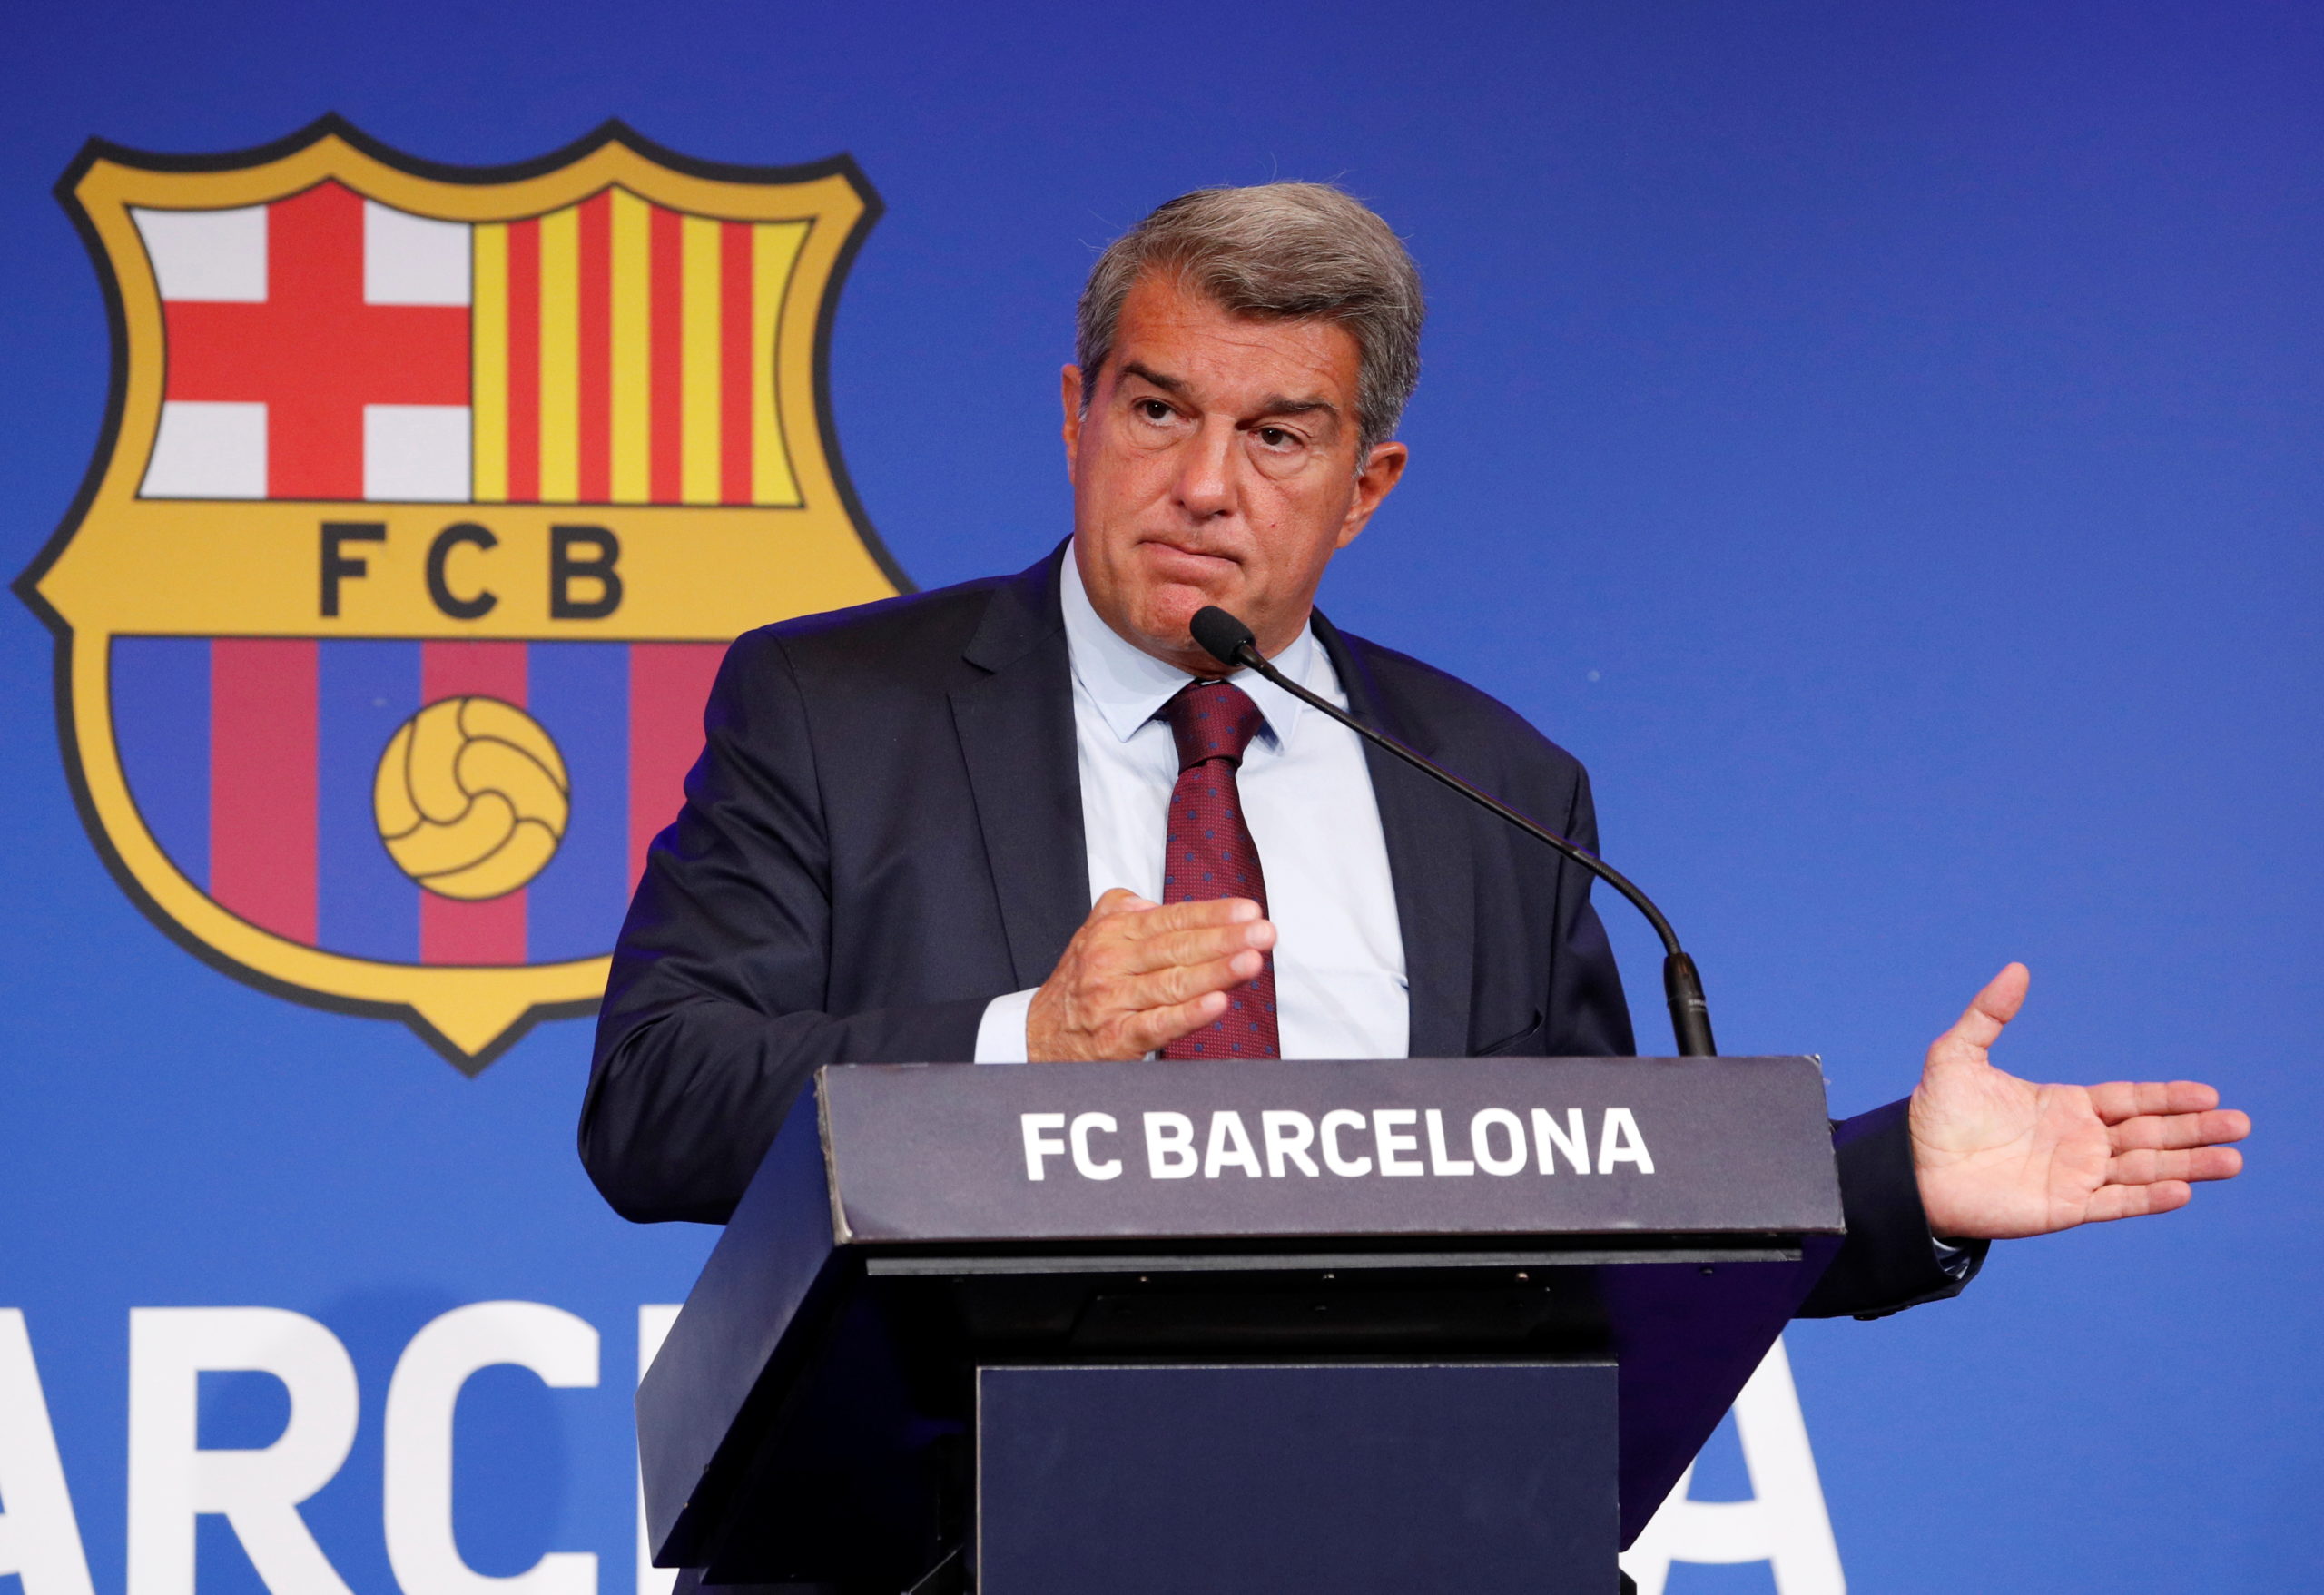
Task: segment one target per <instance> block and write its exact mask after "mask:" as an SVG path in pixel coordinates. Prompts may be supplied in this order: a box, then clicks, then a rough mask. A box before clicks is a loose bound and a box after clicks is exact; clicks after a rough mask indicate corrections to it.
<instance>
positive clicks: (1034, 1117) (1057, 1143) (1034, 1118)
mask: <svg viewBox="0 0 2324 1595" xmlns="http://www.w3.org/2000/svg"><path fill="white" fill-rule="evenodd" d="M1017 1117H1018V1124H1019V1127H1020V1128H1021V1129H1022V1130H1023V1131H1024V1132H1025V1177H1026V1178H1027V1179H1047V1178H1048V1177H1049V1175H1048V1174H1047V1173H1046V1172H1045V1171H1044V1170H1043V1168H1042V1166H1041V1159H1042V1158H1044V1157H1064V1156H1065V1137H1062V1136H1052V1135H1049V1134H1048V1133H1047V1132H1048V1131H1049V1130H1061V1129H1063V1128H1064V1127H1065V1115H1063V1114H1062V1113H1020V1114H1019V1115H1018V1116H1017Z"/></svg>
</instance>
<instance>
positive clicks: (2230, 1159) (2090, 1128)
mask: <svg viewBox="0 0 2324 1595" xmlns="http://www.w3.org/2000/svg"><path fill="white" fill-rule="evenodd" d="M2029 978H2030V977H2029V976H2028V975H2027V973H2026V969H2025V966H2024V964H2011V965H2010V966H2009V967H2008V968H2007V969H2005V970H2002V972H2001V973H2000V974H1998V975H1995V976H1994V979H1993V983H1992V984H1991V985H1989V986H1987V987H1986V988H1985V989H1984V990H1983V991H1980V992H1978V993H1977V996H1976V999H1975V1000H1974V1001H1973V1002H1971V1003H1970V1004H1969V1009H1968V1011H1967V1012H1966V1013H1964V1014H1963V1015H1962V1016H1961V1018H1960V1019H1959V1020H1958V1022H1956V1023H1955V1025H1954V1027H1953V1028H1952V1029H1949V1030H1947V1031H1945V1034H1944V1035H1942V1036H1939V1037H1938V1038H1937V1039H1936V1040H1935V1042H1934V1043H1932V1044H1931V1046H1930V1047H1929V1049H1928V1062H1927V1065H1926V1067H1925V1068H1924V1069H1923V1070H1922V1072H1921V1083H1920V1085H1919V1086H1918V1087H1916V1088H1915V1089H1914V1091H1913V1103H1912V1111H1911V1125H1912V1137H1913V1167H1914V1168H1915V1171H1916V1172H1917V1173H1918V1175H1919V1177H1920V1188H1921V1206H1923V1207H1924V1208H1925V1209H1926V1210H1927V1213H1928V1222H1929V1228H1930V1230H1931V1231H1932V1232H1934V1233H1935V1235H1937V1236H1942V1237H1944V1238H1945V1239H1948V1240H2005V1239H2010V1238H2014V1237H2016V1236H2032V1235H2048V1234H2050V1233H2051V1232H2053V1231H2054V1230H2061V1229H2072V1228H2073V1226H2075V1225H2078V1224H2094V1223H2097V1222H2100V1221H2102V1220H2104V1219H2109V1218H2133V1217H2136V1216H2139V1215H2140V1214H2142V1213H2168V1212H2170V1211H2171V1209H2172V1208H2174V1207H2183V1206H2186V1205H2187V1202H2188V1200H2189V1198H2190V1197H2191V1196H2192V1195H2193V1191H2192V1189H2191V1182H2192V1181H2195V1180H2207V1179H2231V1178H2233V1177H2235V1175H2236V1174H2237V1173H2238V1172H2240V1170H2241V1169H2242V1167H2243V1155H2242V1154H2241V1153H2240V1152H2238V1151H2237V1150H2235V1148H2234V1147H2230V1146H2227V1145H2225V1144H2224V1143H2226V1142H2229V1141H2240V1140H2241V1139H2242V1138H2243V1137H2245V1136H2248V1135H2250V1133H2251V1121H2250V1118H2248V1117H2245V1116H2244V1115H2243V1114H2240V1113H2236V1112H2233V1111H2230V1110H2226V1109H2222V1108H2220V1106H2219V1093H2218V1092H2217V1091H2214V1090H2213V1089H2211V1088H2210V1087H2209V1086H2205V1085H2199V1084H2197V1083H2196V1082H2195V1081H2193V1080H2172V1081H2171V1082H2169V1083H2168V1084H2165V1083H2162V1082H2160V1081H2148V1082H2144V1083H2141V1084H2132V1083H2130V1082H2127V1081H2119V1080H2118V1081H2115V1082H2113V1083H2112V1084H2110V1085H2103V1086H2086V1087H2085V1086H2037V1085H2034V1084H2033V1082H2031V1081H2029V1080H2021V1079H2019V1078H2017V1077H2016V1076H2014V1075H2009V1074H2004V1073H2003V1072H2002V1071H2001V1070H2000V1069H1997V1068H1994V1066H1993V1065H1992V1064H1991V1063H1990V1062H1988V1061H1987V1058H1986V1055H1987V1053H1988V1051H1989V1050H1990V1049H1992V1047H1993V1044H1994V1041H1996V1040H1998V1039H2000V1037H2001V1032H2002V1027H2003V1026H2004V1025H2006V1024H2007V1023H2009V1021H2010V1020H2011V1019H2014V1018H2015V1017H2016V1016H2017V1009H2018V1005H2019V1004H2021V1003H2023V1002H2024V1000H2025V986H2026V981H2027V980H2028V979H2029Z"/></svg>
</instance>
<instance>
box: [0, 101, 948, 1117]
mask: <svg viewBox="0 0 2324 1595" xmlns="http://www.w3.org/2000/svg"><path fill="white" fill-rule="evenodd" d="M58 192H59V193H60V196H61V197H62V198H63V200H64V203H65V206H66V208H67V209H68V210H69V211H70V212H72V213H73V215H74V220H75V221H76V222H78V224H79V225H80V228H81V230H82V232H83V234H84V238H85V239H86V241H87V242H88V244H89V248H90V251H91V252H92V253H93V254H94V257H95V260H96V262H97V267H98V271H99V272H100V274H101V276H102V277H103V281H104V285H105V290H106V296H107V300H108V305H109V309H110V311H111V319H112V323H113V396H112V404H111V410H110V414H109V417H108V425H107V428H106V436H105V438H104V440H103V444H102V445H101V447H100V448H99V449H98V452H97V457H96V459H95V461H94V464H93V465H92V467H91V469H90V473H89V477H88V480H87V482H86V484H85V486H84V488H83V490H82V493H81V496H80V498H79V500H78V501H77V502H76V503H75V505H74V508H73V511H72V513H71V514H70V515H69V516H68V517H66V520H65V523H64V527H62V528H61V529H60V530H59V532H58V533H57V535H56V537H55V538H54V539H53V540H52V541H51V543H50V544H49V546H48V547H47V548H46V549H45V550H44V552H43V553H42V555H41V556H40V558H39V559H38V560H37V561H36V562H35V563H34V566H33V567H32V568H31V569H30V570H28V571H26V572H25V575H24V576H22V577H21V578H20V579H19V580H18V582H17V591H18V592H19V594H20V595H22V596H24V598H25V601H26V602H27V603H29V604H30V605H31V606H33V607H34V609H35V610H36V611H37V612H38V613H39V614H40V615H41V616H42V618H43V619H44V620H45V621H46V622H47V623H48V625H49V626H50V627H51V629H52V630H53V631H54V633H55V635H56V644H57V646H56V659H57V664H56V669H57V673H58V693H57V702H58V704H59V706H60V708H59V713H60V715H61V717H62V721H63V724H62V735H63V741H64V751H65V758H66V761H67V763H68V766H69V767H70V769H71V770H72V772H73V773H74V782H75V790H76V793H77V795H78V797H79V799H80V802H81V806H82V810H83V812H84V815H85V817H86V819H87V822H88V824H89V827H90V830H91V832H92V834H93V835H94V837H95V839H96V841H97V842H98V845H99V847H100V848H101V849H102V850H103V852H104V853H105V856H106V858H107V860H108V861H109V862H110V863H111V865H112V866H113V871H114V873H115V875H116V876H117V877H118V878H119V879H120V881H122V883H123V886H124V887H125V888H126V889H127V890H128V891H130V892H131V893H132V895H133V896H134V897H135V898H136V899H137V900H138V901H139V902H140V903H141V905H142V906H143V907H144V908H145V910H146V911H148V912H149V913H151V914H152V915H153V917H154V918H155V919H156V920H157V921H160V922H161V923H162V925H164V926H165V927H166V928H167V929H169V930H170V931H171V932H172V934H173V935H174V936H176V937H177V938H178V939H179V940H182V941H183V942H185V943H186V944H187V945H189V946H191V947H192V948H194V949H196V950H199V951H200V952H201V953H202V956H204V957H205V958H207V959H209V960H211V961H212V962H213V963H215V964H218V965H219V966H221V967H222V968H224V969H227V970H231V971H232V972H234V973H236V974H238V975H240V976H241V977H242V978H244V979H246V980H251V981H252V982H254V983H256V984H258V985H261V986H262V987H264V988H266V989H270V990H272V991H275V992H278V993H280V994H281V995H285V996H290V997H295V998H298V999H302V1000H306V1001H310V1002H314V1003H317V1004H320V1005H322V1006H326V1007H330V1008H335V1009H344V1010H348V1011H353V1012H361V1013H369V1014H375V1015H380V1016H389V1017H395V1018H399V1019H404V1020H405V1021H406V1022H408V1023H409V1024H410V1025H411V1026H412V1027H413V1028H414V1029H416V1030H418V1031H419V1033H420V1034H421V1035H423V1036H425V1037H426V1038H427V1039H428V1040H429V1041H430V1042H431V1043H432V1044H433V1045H435V1046H436V1047H437V1049H438V1050H440V1051H442V1052H443V1053H444V1054H445V1055H446V1056H447V1057H448V1058H451V1059H452V1060H453V1061H454V1062H455V1063H456V1064H458V1065H459V1066H460V1067H461V1068H465V1069H468V1070H469V1071H471V1072H473V1071H474V1070H476V1069H478V1068H482V1067H483V1066H484V1065H485V1064H486V1063H487V1062H488V1061H490V1059H491V1058H493V1057H495V1056H497V1053H498V1052H499V1051H500V1050H501V1049H504V1048H506V1047H507V1045H508V1044H509V1043H510V1042H511V1041H513V1040H514V1039H516V1038H517V1036H518V1035H520V1034H522V1033H523V1031H524V1029H526V1028H527V1026H528V1025H529V1024H530V1023H532V1022H533V1021H534V1020H535V1019H542V1018H549V1017H556V1016H563V1015H576V1014H581V1013H586V1012H587V1011H588V1010H589V1009H592V1008H593V1007H594V1006H595V1005H596V1000H597V999H598V996H599V994H600V992H601V991H602V990H603V989H604V986H605V980H606V961H607V954H608V952H609V951H610V950H611V948H612V945H613V940H614V936H615V932H616V931H617V930H618V929H619V928H620V923H621V918H622V913H623V911H624V909H625V905H626V902H627V900H628V895H629V892H630V890H631V887H632V885H633V883H634V882H635V879H636V875H637V872H638V871H639V869H640V868H641V866H642V863H643V859H644V852H645V845H646V843H647V842H648V841H649V840H650V839H651V838H652V837H653V835H654V834H655V832H658V831H659V830H660V829H661V828H662V827H663V826H664V825H665V824H667V823H668V822H669V821H670V819H671V817H672V816H673V815H674V814H675V812H676V811H677V807H678V804H679V802H680V798H681V791H680V785H681V782H682V780H683V778H684V773H685V771H686V769H687V768H688V766H689V765H690V764H691V763H693V761H694V756H695V754H696V753H698V751H699V749H700V744H701V725H700V721H701V709H702V703H703V698H704V694H705V693H706V692H707V691H708V687H709V682H710V677H711V675H712V674H713V673H714V671H715V669H716V667H717V664H718V660H719V658H720V657H721V655H722V654H723V652H724V644H725V643H726V642H728V641H729V640H731V639H732V638H733V637H734V636H735V635H738V634H739V633H741V632H743V631H745V630H747V629H749V628H750V627H752V626H754V625H763V624H765V623H766V622H768V621H771V620H779V619H782V618H783V617H785V616H788V615H802V614H809V613H812V612H814V611H818V610H823V609H830V608H834V607H838V606H843V605H848V604H856V603H862V602H865V601H867V600H870V599H873V598H879V597H884V596H890V595H891V594H893V593H895V592H898V591H899V590H901V588H902V587H903V586H905V583H904V581H903V578H902V576H901V574H900V573H899V572H898V571H897V570H896V568H895V566H894V565H893V564H892V562H891V561H890V559H889V558H888V557H887V555H886V553H885V551H884V550H883V549H881V546H880V545H879V541H878V539H877V538H876V537H874V536H873V535H872V530H871V528H870V527H868V526H867V525H866V524H865V522H864V519H863V517H862V513H861V511H860V510H859V509H858V507H857V506H856V504H855V499H854V495H853V493H852V490H851V489H850V487H849V486H848V482H847V478H846V474H845V471H844V469H843V468H842V465H841V463H840V459H839V456H838V451H837V448H836V446H835V443H834V440H833V438H832V435H831V428H830V416H829V410H828V406H827V404H826V401H825V394H824V382H823V377H824V371H823V367H824V354H825V349H826V345H827V340H828V335H829V330H830V326H831V318H832V309H833V307H834V304H835V302H836V300H837V295H838V292H839V288H840V282H841V280H842V276H843V275H844V272H845V270H846V267H847V264H848V262H849V261H850V260H851V259H852V256H853V254H854V251H855V250H856V247H857V245H858V244H859V243H860V242H861V241H862V237H863V234H864V232H865V231H866V230H867V229H868V228H869V226H870V225H871V222H872V220H873V218H874V217H875V215H876V214H877V211H878V201H877V199H876V197H875V196H874V195H873V194H872V191H871V189H870V187H869V186H868V185H867V184H866V183H865V182H863V180H862V176H861V175H860V174H859V173H858V172H857V171H856V170H855V166H854V164H853V162H851V161H849V160H847V159H846V158H844V157H841V158H838V159H835V160H832V161H827V162H822V163H821V164H818V165H813V166H803V167H786V168H754V167H733V166H713V165H709V164H706V163H704V162H697V161H690V160H686V159H684V158H682V157H679V156H676V155H675V154H672V153H669V152H667V151H665V150H661V149H658V148H656V147H655V146H654V145H652V144H650V143H646V142H645V141H644V140H642V139H640V138H638V137H636V136H635V134H633V133H629V132H628V131H627V130H625V129H624V128H622V127H620V126H618V125H608V126H607V127H606V128H605V129H603V130H601V131H600V132H599V133H596V134H595V135H594V136H592V137H590V138H588V139H586V140H585V141H583V142H582V143H578V144H576V145H574V146H573V147H571V148H569V149H566V150H564V151H561V152H559V153H556V154H555V155H552V156H549V157H547V158H546V159H544V160H541V161H538V162H531V163H529V164H527V165H525V166H521V167H512V168H490V169H486V168H464V167H447V166H438V165H433V164H428V163H426V162H419V161H414V160H411V159H409V158H407V157H404V156H402V155H399V154H398V153H395V152H393V151H390V150H387V149H384V148H382V147H381V146H379V144H377V143H373V142H372V141H371V140H369V139H368V138H366V137H364V136H363V135H362V134H361V133H358V132H357V131H355V130H354V129H353V128H351V127H349V126H348V125H347V124H345V123H342V122H340V121H338V120H337V119H327V120H325V121H324V122H321V123H317V124H316V125H315V126H313V127H310V128H309V129H307V130H306V131H305V132H303V133H300V134H298V135H297V136H295V137H293V138H291V139H290V140H287V141H286V142H284V143H280V144H277V145H274V146H271V147H270V148H267V149H263V150H256V151H251V152H246V153H240V154H234V155H227V156H220V157H216V158H202V159H189V158H186V157H182V156H171V155H151V154H144V153H137V152H133V151H128V150H123V149H119V148H115V147H113V146H111V145H106V144H103V143H93V144H92V145H91V146H90V147H89V148H88V149H87V150H86V151H84V153H83V154H82V156H81V158H80V159H79V160H78V161H76V162H74V166H73V168H72V170H71V171H70V172H67V173H66V174H65V177H64V181H63V182H61V183H60V185H59V190H58Z"/></svg>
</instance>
